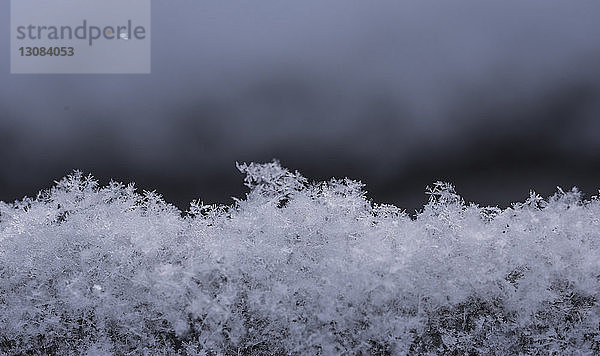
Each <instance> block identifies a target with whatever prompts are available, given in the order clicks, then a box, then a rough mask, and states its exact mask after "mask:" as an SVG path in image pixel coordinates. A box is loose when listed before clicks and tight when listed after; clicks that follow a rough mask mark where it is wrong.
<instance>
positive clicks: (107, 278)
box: [0, 161, 600, 355]
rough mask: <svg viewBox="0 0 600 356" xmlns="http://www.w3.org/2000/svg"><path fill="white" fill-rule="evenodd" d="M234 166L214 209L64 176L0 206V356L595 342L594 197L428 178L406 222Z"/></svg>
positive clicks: (293, 180) (597, 207)
mask: <svg viewBox="0 0 600 356" xmlns="http://www.w3.org/2000/svg"><path fill="white" fill-rule="evenodd" d="M238 168H239V169H240V170H241V171H242V172H244V173H245V174H246V179H245V181H244V182H245V184H246V185H247V186H248V187H249V189H250V191H249V193H248V194H247V196H246V197H245V198H244V199H240V200H236V202H235V204H233V205H231V206H221V205H205V204H203V203H202V202H193V203H192V204H191V206H190V208H189V210H188V211H187V212H181V211H179V210H178V209H177V208H175V207H174V206H172V205H170V204H168V203H166V202H165V201H164V200H163V199H162V198H161V196H160V195H158V194H157V193H155V192H142V193H138V192H137V191H136V190H135V188H134V186H133V185H123V184H120V183H116V182H111V183H110V184H109V185H107V186H105V187H100V186H99V185H98V183H97V182H96V181H95V180H94V179H93V178H92V177H90V176H84V175H83V174H82V173H80V172H75V173H73V174H72V175H70V176H68V177H66V178H64V179H63V180H61V181H60V182H57V183H56V184H55V186H54V187H53V188H51V189H50V190H48V191H44V192H41V193H40V194H39V195H38V196H37V197H36V198H35V199H34V198H26V199H24V200H22V201H18V202H15V203H10V204H9V203H3V202H0V353H2V354H4V353H6V354H17V353H19V354H21V353H23V354H27V353H35V354H37V353H51V354H67V353H73V352H74V353H87V354H90V355H108V354H115V355H117V354H119V355H120V354H128V353H136V354H137V353H146V354H160V353H166V354H174V353H180V354H189V355H194V354H199V355H203V354H208V355H211V354H215V355H216V354H238V353H240V354H323V355H328V354H344V353H348V354H356V353H360V352H362V353H363V354H398V355H403V354H427V353H431V354H448V353H450V354H451V353H455V354H465V353H471V354H488V353H495V354H519V353H526V354H551V353H553V352H554V353H560V354H575V353H578V354H594V353H598V352H600V330H599V325H600V324H599V323H600V318H599V317H600V310H599V308H598V304H597V300H598V293H599V291H600V283H599V277H600V201H599V200H598V198H597V197H593V198H592V199H591V200H588V201H584V200H582V198H581V194H580V193H579V192H578V191H577V190H575V189H574V190H571V191H567V192H564V191H562V190H561V189H558V191H557V193H556V194H555V195H554V196H552V197H549V198H547V199H542V198H541V197H539V196H538V195H537V194H535V193H534V192H532V193H531V194H530V197H529V198H528V199H527V200H526V201H525V202H522V203H515V204H513V206H511V207H510V208H507V209H499V208H494V207H479V206H477V205H475V204H467V203H465V202H464V201H463V199H462V198H461V197H460V196H459V195H458V194H457V193H456V192H455V191H454V188H453V187H452V186H451V185H450V184H446V183H436V184H434V185H433V187H431V188H430V189H428V194H430V201H429V203H428V204H427V205H425V206H424V207H423V209H422V211H420V212H418V214H417V215H416V217H410V216H409V215H408V214H406V213H405V212H403V211H402V210H401V209H399V208H397V207H395V206H391V205H378V204H375V203H372V202H371V201H370V200H369V199H368V198H367V197H366V193H365V191H364V187H363V185H362V184H361V183H360V182H356V181H352V180H349V179H341V180H340V179H333V180H330V181H328V182H309V181H308V180H307V179H306V178H304V177H302V176H301V175H300V174H299V173H298V172H291V171H289V170H287V169H284V168H282V167H281V166H280V165H279V163H277V162H275V161H274V162H271V163H267V164H254V163H252V164H240V165H238Z"/></svg>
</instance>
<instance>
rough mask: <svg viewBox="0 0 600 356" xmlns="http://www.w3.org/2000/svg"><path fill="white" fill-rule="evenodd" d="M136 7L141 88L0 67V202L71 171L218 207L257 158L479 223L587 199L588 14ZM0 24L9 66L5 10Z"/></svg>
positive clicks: (353, 4)
mask: <svg viewBox="0 0 600 356" xmlns="http://www.w3.org/2000/svg"><path fill="white" fill-rule="evenodd" d="M152 6H153V9H152V35H151V37H152V74H150V75H11V74H9V72H10V63H9V53H8V51H1V52H0V67H1V68H3V69H2V70H0V200H2V201H13V200H15V199H21V198H23V197H24V196H34V195H35V194H36V193H37V191H39V190H40V189H45V188H48V187H50V186H51V185H52V182H53V181H54V180H57V179H60V178H61V177H63V176H64V175H66V174H68V173H69V172H71V171H72V170H73V169H80V170H83V171H84V172H85V173H90V174H93V175H94V176H95V177H97V178H98V179H99V180H100V181H101V183H107V182H108V181H109V180H110V179H111V178H112V179H115V180H118V181H122V182H125V183H128V182H135V183H136V185H137V187H138V188H139V189H147V190H156V191H158V192H159V193H161V194H163V196H164V197H165V199H166V200H167V201H169V202H171V203H173V204H175V205H177V206H178V207H180V208H181V209H184V210H185V209H186V208H187V207H188V204H189V202H190V201H191V200H193V199H200V200H203V201H204V202H205V203H217V202H218V203H231V202H232V199H231V197H243V196H244V194H245V192H246V190H245V188H244V187H243V185H242V178H243V176H242V175H241V174H240V173H239V172H238V171H237V170H236V168H235V162H236V161H238V162H243V161H245V162H248V161H255V162H263V161H270V160H271V159H273V158H277V159H279V160H280V161H281V163H282V164H283V165H284V166H286V167H288V168H290V169H293V170H298V171H300V172H301V173H303V175H304V176H306V177H307V178H309V179H310V180H323V179H329V178H331V177H339V178H342V177H350V178H353V179H357V180H361V181H362V182H363V183H365V184H366V189H367V191H368V196H369V197H370V198H371V199H373V201H375V202H379V203H393V204H396V205H398V206H400V207H402V208H404V209H406V210H407V211H408V212H414V211H415V210H416V209H420V208H421V207H422V205H423V204H424V203H425V202H426V200H427V196H426V195H425V194H424V191H425V187H426V186H427V185H429V184H431V183H432V182H434V181H437V180H443V181H448V182H452V183H453V184H455V185H456V188H457V191H458V192H459V193H460V194H461V195H462V196H463V197H464V198H465V199H466V200H467V201H471V202H475V203H478V204H481V205H499V206H506V205H507V204H510V203H511V202H514V201H522V200H524V199H525V198H526V197H527V196H528V194H529V190H530V189H534V190H535V191H537V192H538V193H540V194H542V195H544V196H547V195H550V194H552V193H553V192H555V191H556V186H561V187H562V188H563V189H565V190H566V189H569V188H571V187H573V186H577V187H579V188H580V189H581V190H583V191H584V192H585V193H587V194H588V195H587V196H588V197H589V196H590V195H594V194H597V193H598V188H600V36H599V35H600V21H598V14H600V2H598V1H542V0H538V1H526V2H524V1H514V0H503V1H494V2H492V1H485V2H483V1H475V0H469V1H466V0H455V1H452V2H444V1H429V0H419V1H416V0H415V1H402V0H395V1H387V0H376V1H368V2H367V1H355V0H303V1H291V0H260V1H256V0H253V1H251V0H244V1H242V0H227V1H223V0H171V1H153V3H152ZM0 24H1V26H2V29H3V32H4V35H3V36H0V47H2V48H8V44H9V40H10V39H9V24H10V12H9V2H8V1H3V2H1V3H0Z"/></svg>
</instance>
